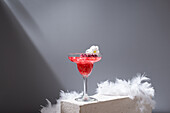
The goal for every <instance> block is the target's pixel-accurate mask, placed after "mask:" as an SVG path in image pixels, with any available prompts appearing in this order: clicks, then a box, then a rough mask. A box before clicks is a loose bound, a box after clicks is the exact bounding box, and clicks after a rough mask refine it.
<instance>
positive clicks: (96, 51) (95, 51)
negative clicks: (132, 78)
mask: <svg viewBox="0 0 170 113" xmlns="http://www.w3.org/2000/svg"><path fill="white" fill-rule="evenodd" d="M86 53H87V54H99V53H100V52H99V47H98V46H94V45H93V46H91V47H90V49H87V50H86Z"/></svg>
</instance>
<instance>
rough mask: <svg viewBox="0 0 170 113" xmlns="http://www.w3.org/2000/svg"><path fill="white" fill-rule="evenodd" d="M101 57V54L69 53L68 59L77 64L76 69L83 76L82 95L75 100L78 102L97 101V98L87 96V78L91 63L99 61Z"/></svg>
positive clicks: (91, 66) (91, 67)
mask: <svg viewBox="0 0 170 113" xmlns="http://www.w3.org/2000/svg"><path fill="white" fill-rule="evenodd" d="M101 58H102V56H101V54H98V55H87V54H85V53H70V54H69V55H68V59H69V60H70V61H72V62H74V63H76V64H77V69H78V71H79V72H80V74H81V75H82V76H83V86H84V90H83V95H82V97H80V98H76V99H75V100H77V101H80V102H89V101H97V99H95V98H92V97H89V96H88V94H87V78H88V77H89V76H90V74H91V72H92V70H93V65H94V63H95V62H98V61H100V60H101Z"/></svg>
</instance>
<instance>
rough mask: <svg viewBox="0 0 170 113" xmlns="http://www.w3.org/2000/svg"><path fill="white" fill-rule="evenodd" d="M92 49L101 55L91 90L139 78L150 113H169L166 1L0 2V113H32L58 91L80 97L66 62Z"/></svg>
mask: <svg viewBox="0 0 170 113" xmlns="http://www.w3.org/2000/svg"><path fill="white" fill-rule="evenodd" d="M93 44H95V45H98V46H99V47H100V51H101V52H102V54H103V59H102V60H101V62H98V63H96V64H95V67H94V70H93V72H92V74H91V76H90V77H89V79H88V86H89V87H88V92H89V93H90V94H94V93H95V88H96V87H97V86H96V84H97V83H98V82H100V81H104V80H107V79H109V80H115V78H116V77H118V78H123V79H130V78H132V77H133V76H135V75H136V73H138V72H141V73H143V72H146V73H147V75H148V77H150V78H151V82H152V84H153V86H154V87H155V90H156V95H155V100H156V102H157V105H156V109H155V110H154V111H155V112H160V113H163V112H170V108H169V106H170V105H169V102H170V97H169V95H170V83H169V79H170V77H169V76H170V50H169V49H170V1H168V0H113V1H111V0H84V1H83V0H1V1H0V112H3V113H9V112H10V113H23V112H24V113H27V112H29V113H34V112H38V110H39V109H40V104H41V105H46V101H45V99H46V98H48V99H49V100H50V101H51V102H52V103H55V99H57V98H58V95H59V91H60V90H61V89H62V90H65V91H66V90H70V91H71V90H76V91H81V90H82V88H83V86H82V77H81V75H80V74H79V73H78V71H77V70H76V66H75V65H74V64H73V63H71V62H70V61H69V60H68V59H67V54H68V53H70V52H84V51H85V50H86V49H87V48H88V47H90V46H91V45H93Z"/></svg>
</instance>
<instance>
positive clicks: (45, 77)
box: [0, 3, 62, 113]
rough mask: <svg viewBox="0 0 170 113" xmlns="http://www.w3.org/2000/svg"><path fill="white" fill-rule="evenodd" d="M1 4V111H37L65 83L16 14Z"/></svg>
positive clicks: (3, 112) (21, 112)
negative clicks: (43, 56) (22, 26)
mask: <svg viewBox="0 0 170 113" xmlns="http://www.w3.org/2000/svg"><path fill="white" fill-rule="evenodd" d="M0 8H1V10H0V15H1V17H0V24H1V25H0V31H1V32H0V106H1V107H0V112H1V113H15V112H16V113H27V112H29V113H33V112H35V113H37V112H38V110H40V108H41V107H40V105H41V104H42V105H45V104H46V103H47V102H46V101H45V99H46V98H47V99H49V100H50V101H52V102H53V103H54V100H55V99H56V98H58V95H57V94H58V92H59V90H60V89H62V87H61V85H60V83H59V81H58V80H57V79H56V75H55V74H54V73H53V72H52V71H51V69H50V68H49V66H48V64H47V63H46V62H45V61H44V59H43V58H42V56H41V55H40V54H39V52H38V51H37V49H36V48H35V46H34V45H33V44H32V42H31V41H30V39H29V37H28V36H27V34H26V33H25V32H24V31H23V30H22V29H21V27H20V25H19V24H18V22H17V21H16V20H15V18H14V17H13V16H11V14H7V12H8V11H6V10H5V9H4V7H3V4H2V3H0ZM8 13H9V12H8ZM48 97H50V98H48ZM51 97H52V98H51Z"/></svg>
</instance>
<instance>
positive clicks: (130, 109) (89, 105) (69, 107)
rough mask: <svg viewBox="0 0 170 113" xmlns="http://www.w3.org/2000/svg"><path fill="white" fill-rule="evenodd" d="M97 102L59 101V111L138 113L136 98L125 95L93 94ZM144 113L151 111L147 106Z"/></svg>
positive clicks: (70, 112) (72, 112)
mask: <svg viewBox="0 0 170 113" xmlns="http://www.w3.org/2000/svg"><path fill="white" fill-rule="evenodd" d="M92 97H94V98H96V99H97V100H98V101H97V102H77V101H75V100H63V101H61V113H140V111H139V109H138V107H137V103H136V100H135V99H134V100H131V99H130V98H129V97H126V96H101V95H94V96H92ZM146 107H147V111H145V113H151V112H152V109H151V107H149V106H146Z"/></svg>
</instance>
